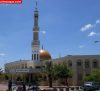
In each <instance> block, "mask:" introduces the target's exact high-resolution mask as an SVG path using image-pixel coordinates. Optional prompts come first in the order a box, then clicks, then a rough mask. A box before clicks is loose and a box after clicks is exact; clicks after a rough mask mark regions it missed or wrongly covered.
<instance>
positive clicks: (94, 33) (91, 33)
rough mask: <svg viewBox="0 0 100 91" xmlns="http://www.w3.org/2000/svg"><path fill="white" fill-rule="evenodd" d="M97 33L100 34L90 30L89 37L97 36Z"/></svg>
mask: <svg viewBox="0 0 100 91" xmlns="http://www.w3.org/2000/svg"><path fill="white" fill-rule="evenodd" d="M96 35H100V33H96V32H93V31H92V32H90V33H89V35H88V37H92V36H96Z"/></svg>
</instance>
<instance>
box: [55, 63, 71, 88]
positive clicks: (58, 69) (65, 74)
mask: <svg viewBox="0 0 100 91" xmlns="http://www.w3.org/2000/svg"><path fill="white" fill-rule="evenodd" d="M53 69H54V70H53V71H54V77H56V79H61V80H63V79H65V82H66V85H67V86H68V78H70V77H71V76H72V71H71V70H70V69H69V68H68V66H67V64H66V63H62V64H54V68H53Z"/></svg>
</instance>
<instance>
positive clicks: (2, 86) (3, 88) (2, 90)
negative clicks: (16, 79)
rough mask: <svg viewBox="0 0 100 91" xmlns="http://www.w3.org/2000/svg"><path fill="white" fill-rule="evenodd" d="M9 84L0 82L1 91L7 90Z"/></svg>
mask: <svg viewBox="0 0 100 91" xmlns="http://www.w3.org/2000/svg"><path fill="white" fill-rule="evenodd" d="M7 88H8V87H7V85H6V84H0V91H6V90H7Z"/></svg>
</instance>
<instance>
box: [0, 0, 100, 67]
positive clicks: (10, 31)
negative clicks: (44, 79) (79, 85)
mask: <svg viewBox="0 0 100 91" xmlns="http://www.w3.org/2000/svg"><path fill="white" fill-rule="evenodd" d="M34 9H35V0H23V2H22V4H0V62H1V63H0V67H3V65H4V64H5V63H8V62H12V61H16V60H19V59H29V60H31V53H32V47H31V42H32V37H33V32H32V29H33V25H34V17H33V15H34ZM38 10H39V28H40V33H39V39H40V43H41V46H42V45H43V46H44V49H45V50H48V51H49V53H50V54H51V56H52V58H58V57H59V56H60V57H61V56H66V55H97V54H100V43H99V42H98V43H94V41H100V0H38Z"/></svg>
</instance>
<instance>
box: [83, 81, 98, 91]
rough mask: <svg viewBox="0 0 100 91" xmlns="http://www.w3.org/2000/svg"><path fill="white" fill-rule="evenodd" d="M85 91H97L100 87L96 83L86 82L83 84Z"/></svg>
mask: <svg viewBox="0 0 100 91" xmlns="http://www.w3.org/2000/svg"><path fill="white" fill-rule="evenodd" d="M83 89H84V91H95V90H99V89H100V85H98V84H96V83H95V82H85V83H84V84H83Z"/></svg>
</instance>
